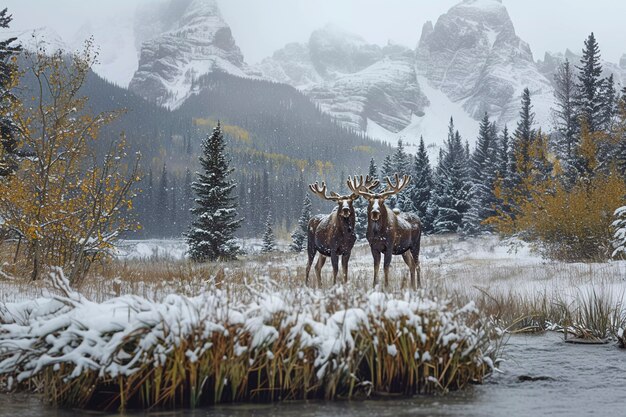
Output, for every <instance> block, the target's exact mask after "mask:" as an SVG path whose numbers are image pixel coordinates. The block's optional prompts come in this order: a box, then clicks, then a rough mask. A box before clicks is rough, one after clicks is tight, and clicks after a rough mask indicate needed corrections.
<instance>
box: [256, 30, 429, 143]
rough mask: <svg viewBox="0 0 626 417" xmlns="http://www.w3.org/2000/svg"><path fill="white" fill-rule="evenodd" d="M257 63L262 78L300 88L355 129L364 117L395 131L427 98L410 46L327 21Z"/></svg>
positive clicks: (364, 127) (420, 110) (364, 121)
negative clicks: (373, 39)
mask: <svg viewBox="0 0 626 417" xmlns="http://www.w3.org/2000/svg"><path fill="white" fill-rule="evenodd" d="M258 69H259V70H260V72H261V73H262V74H263V75H264V76H265V77H266V78H270V79H273V80H275V81H279V82H283V83H287V84H290V85H293V86H295V87H297V88H299V89H301V90H302V91H303V92H304V93H305V94H307V95H308V96H309V97H310V98H311V99H312V100H313V101H314V102H315V103H317V104H318V105H319V106H320V108H321V109H322V110H324V111H326V112H328V113H330V114H332V115H333V116H335V117H336V118H337V119H338V120H339V121H341V122H342V123H344V124H345V125H347V126H350V127H352V128H354V129H357V130H360V131H366V130H367V126H368V120H369V121H373V122H375V123H376V124H378V125H380V126H382V127H383V128H384V129H386V130H388V131H391V132H398V131H400V130H402V129H403V128H405V127H406V126H407V125H408V124H409V123H410V122H411V117H412V115H414V114H418V115H419V114H423V109H424V107H425V106H426V105H427V104H428V99H427V98H426V96H425V95H424V94H423V93H422V92H421V90H420V88H419V84H418V83H417V78H416V76H415V68H414V65H413V53H412V51H410V50H409V49H408V48H405V47H403V46H400V45H393V44H389V45H387V46H385V47H383V48H381V47H380V46H378V45H372V44H368V43H367V42H365V41H364V40H363V39H362V38H361V37H359V36H357V35H353V34H350V33H346V32H344V31H342V30H341V29H339V28H337V27H336V26H333V25H327V26H325V27H324V28H322V29H320V30H317V31H315V32H313V33H312V34H311V37H310V39H309V41H308V43H306V44H297V43H291V44H288V45H286V46H285V47H284V48H283V49H281V50H278V51H276V52H275V53H274V55H273V56H272V57H271V58H266V59H265V60H263V61H262V62H261V64H259V66H258Z"/></svg>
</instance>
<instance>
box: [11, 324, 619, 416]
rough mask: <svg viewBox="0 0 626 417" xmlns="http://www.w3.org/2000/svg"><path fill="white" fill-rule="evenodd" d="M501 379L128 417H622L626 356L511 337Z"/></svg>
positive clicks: (14, 407) (24, 408) (15, 411)
mask: <svg viewBox="0 0 626 417" xmlns="http://www.w3.org/2000/svg"><path fill="white" fill-rule="evenodd" d="M504 357H505V359H506V361H505V362H504V363H503V364H502V365H501V367H500V368H501V370H502V372H501V373H497V374H495V375H494V376H492V377H491V378H489V379H488V380H487V381H486V382H485V383H484V384H482V385H475V386H472V387H470V388H469V389H467V390H465V391H462V392H453V393H450V394H448V395H445V396H433V397H430V396H428V397H427V396H418V397H414V398H405V399H388V400H368V401H335V402H319V401H309V402H303V401H298V402H287V403H279V404H234V405H220V406H214V407H209V408H202V409H198V410H178V411H172V412H155V413H144V412H139V413H133V412H131V413H127V414H126V415H130V416H146V417H204V416H207V417H222V416H235V417H253V416H254V417H257V416H268V417H269V416H277V417H283V416H284V417H287V416H298V417H314V416H315V417H332V416H341V417H353V416H354V417H367V416H389V417H399V416H461V415H462V416H476V417H478V416H481V417H484V416H494V417H496V416H497V417H502V416H504V417H514V416H547V415H550V416H586V415H589V416H591V415H594V416H622V415H626V401H625V398H626V351H624V350H621V349H619V348H617V347H616V345H615V344H614V343H610V344H606V345H573V344H567V343H564V342H563V340H562V335H559V334H556V333H546V334H542V335H533V336H523V335H518V336H511V337H510V339H509V340H508V343H507V344H506V346H505V349H504ZM82 415H91V416H98V415H102V416H105V415H106V416H110V417H113V416H118V414H115V413H98V412H91V411H89V412H87V411H76V410H57V409H54V408H50V407H47V406H45V405H44V404H42V403H41V401H40V400H39V399H38V398H37V397H36V396H32V395H30V396H29V395H2V396H0V416H33V417H34V416H42V417H53V416H55V417H70V416H82Z"/></svg>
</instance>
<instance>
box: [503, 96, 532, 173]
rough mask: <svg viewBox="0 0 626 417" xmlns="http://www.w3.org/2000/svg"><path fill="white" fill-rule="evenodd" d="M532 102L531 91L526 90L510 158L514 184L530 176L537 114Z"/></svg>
mask: <svg viewBox="0 0 626 417" xmlns="http://www.w3.org/2000/svg"><path fill="white" fill-rule="evenodd" d="M532 107H533V106H532V102H531V99H530V90H529V89H528V88H524V93H523V94H522V108H521V110H520V113H519V115H520V120H519V121H518V122H517V128H516V129H515V132H514V133H513V143H512V146H511V151H512V153H513V155H512V156H511V158H510V168H509V169H510V172H511V177H512V181H513V184H512V185H516V184H519V183H520V182H521V181H522V180H523V179H524V178H526V177H528V176H529V175H530V169H531V160H530V159H531V156H530V148H531V144H532V141H533V138H534V136H535V130H534V129H533V125H534V123H535V113H534V112H533V111H532Z"/></svg>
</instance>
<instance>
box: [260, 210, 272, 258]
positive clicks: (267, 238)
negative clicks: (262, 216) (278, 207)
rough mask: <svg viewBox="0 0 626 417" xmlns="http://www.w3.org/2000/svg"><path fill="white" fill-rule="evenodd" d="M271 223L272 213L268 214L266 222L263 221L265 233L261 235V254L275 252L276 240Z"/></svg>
mask: <svg viewBox="0 0 626 417" xmlns="http://www.w3.org/2000/svg"><path fill="white" fill-rule="evenodd" d="M272 223H273V221H272V213H271V212H268V213H267V220H266V221H265V232H264V233H263V246H262V247H261V253H268V252H274V251H275V250H276V238H275V237H274V230H273V228H272Z"/></svg>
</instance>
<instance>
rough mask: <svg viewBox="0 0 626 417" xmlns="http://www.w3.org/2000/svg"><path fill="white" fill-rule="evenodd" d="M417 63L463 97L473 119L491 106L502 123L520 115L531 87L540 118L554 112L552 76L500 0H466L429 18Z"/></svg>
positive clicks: (435, 82) (453, 96)
mask: <svg viewBox="0 0 626 417" xmlns="http://www.w3.org/2000/svg"><path fill="white" fill-rule="evenodd" d="M415 66H416V69H417V72H418V73H419V74H420V75H422V76H424V77H425V78H426V79H427V80H428V82H429V83H430V84H431V85H432V86H433V87H435V88H437V89H439V90H441V91H442V92H443V93H445V94H446V96H447V97H448V98H450V100H452V101H453V102H455V103H461V104H462V106H463V108H464V109H465V111H466V112H467V113H468V114H469V115H470V116H471V117H472V118H474V119H479V118H481V117H482V116H483V115H484V113H485V112H487V113H488V114H489V115H490V116H491V117H492V118H495V119H496V120H497V121H498V122H499V123H500V124H501V125H502V124H504V123H511V122H512V121H514V120H515V119H516V118H517V115H518V112H519V103H520V97H521V94H522V91H523V89H524V88H525V87H528V88H529V90H530V92H531V96H532V99H533V105H534V107H535V112H536V113H537V115H538V120H537V121H538V122H539V123H540V124H541V123H542V122H544V121H545V120H542V119H541V117H542V116H543V115H548V114H549V108H550V104H551V103H552V88H551V84H550V81H548V80H547V79H546V77H545V76H544V75H543V74H541V73H540V72H539V70H538V68H537V66H536V64H535V62H534V60H533V56H532V52H531V51H530V47H529V46H528V44H527V43H526V42H524V41H523V40H521V39H520V38H519V37H518V36H517V35H516V33H515V29H514V27H513V23H512V21H511V19H510V17H509V14H508V12H507V10H506V8H505V7H504V6H503V5H502V3H501V1H500V0H464V1H463V2H461V3H459V4H457V5H456V6H454V7H452V8H451V9H450V10H449V11H448V12H447V13H445V14H443V15H442V16H440V17H439V19H438V20H437V23H436V24H435V25H434V27H433V28H432V30H431V29H430V25H428V23H427V27H425V29H424V31H423V34H422V38H421V39H420V41H419V45H418V47H417V50H416V59H415Z"/></svg>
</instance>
